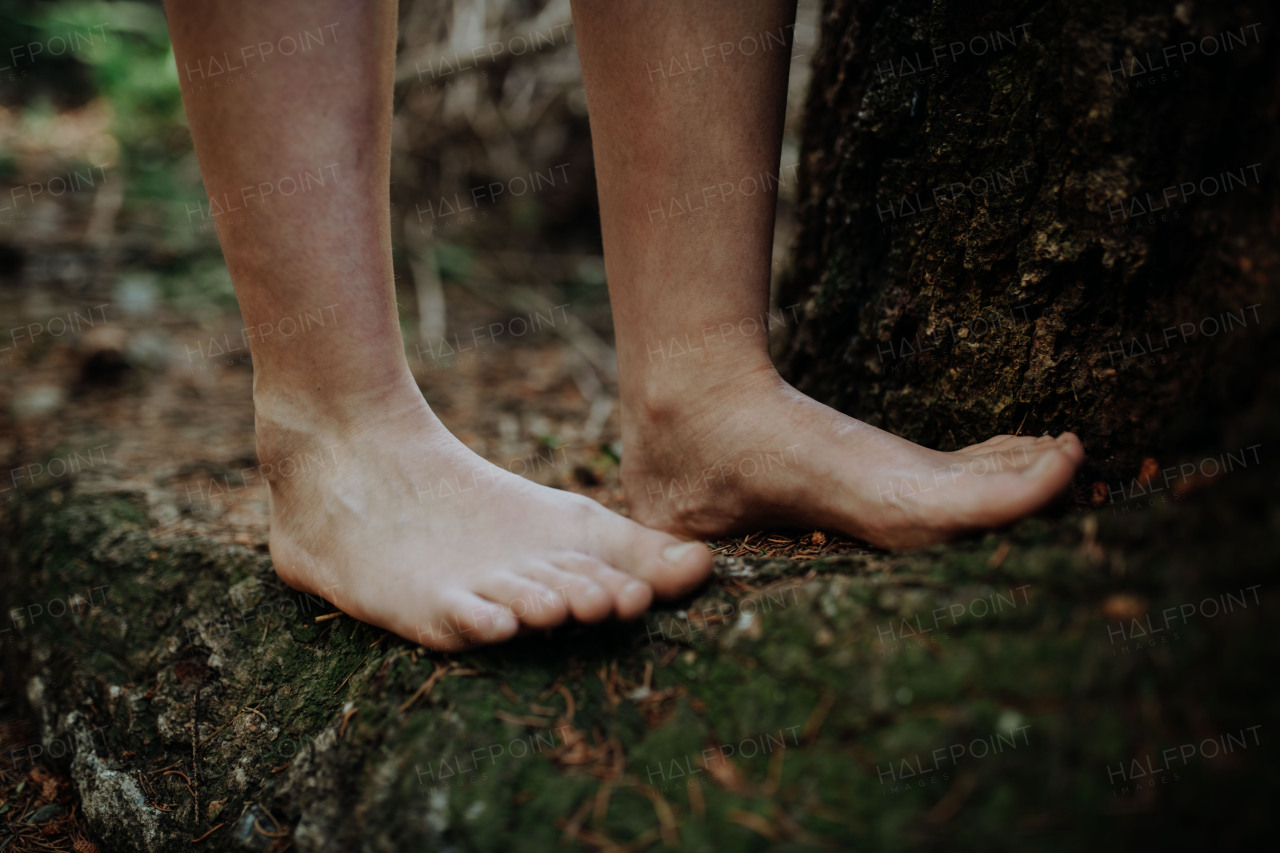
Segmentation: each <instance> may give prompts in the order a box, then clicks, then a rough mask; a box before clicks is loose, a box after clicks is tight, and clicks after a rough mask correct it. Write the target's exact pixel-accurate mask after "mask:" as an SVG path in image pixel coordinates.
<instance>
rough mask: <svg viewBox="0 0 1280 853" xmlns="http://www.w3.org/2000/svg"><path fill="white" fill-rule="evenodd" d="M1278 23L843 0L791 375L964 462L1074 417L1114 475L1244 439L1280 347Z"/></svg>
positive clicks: (789, 348) (1196, 10)
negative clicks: (998, 440) (1267, 361)
mask: <svg viewBox="0 0 1280 853" xmlns="http://www.w3.org/2000/svg"><path fill="white" fill-rule="evenodd" d="M1264 10H1265V4H1263V3H1261V2H1243V3H1237V4H1231V5H1230V6H1229V7H1226V8H1223V7H1220V6H1210V5H1208V4H1204V3H1193V2H1185V3H1181V4H1176V5H1175V4H1173V3H1153V2H1129V3H1112V2H1066V0H1053V2H1034V3H1014V2H1008V0H1000V2H994V3H981V4H980V3H968V2H955V0H935V2H924V0H888V2H886V0H829V1H828V2H827V4H826V9H825V11H824V21H823V26H824V32H823V40H822V45H821V47H820V50H819V52H818V54H817V56H816V57H815V63H814V77H813V82H812V85H811V89H810V94H809V101H808V104H807V112H806V118H807V124H806V128H805V133H804V143H803V144H804V155H803V161H802V175H801V193H802V201H801V205H800V212H799V220H800V221H799V230H798V235H797V239H796V245H795V253H794V255H795V258H796V261H795V265H794V268H793V270H792V272H791V275H790V277H789V278H788V280H787V281H785V282H784V284H783V292H782V294H781V299H780V301H781V302H782V303H783V304H791V303H793V302H796V301H802V302H804V304H805V309H804V314H803V317H802V319H801V321H800V322H799V324H798V325H797V327H796V329H795V332H794V334H793V335H792V336H791V339H790V340H789V341H787V342H786V345H785V349H784V352H783V355H782V359H781V362H782V366H783V370H784V373H785V374H787V375H788V376H789V378H790V379H791V380H792V381H793V382H794V383H795V384H797V386H798V387H800V388H801V389H802V390H805V391H806V392H808V393H810V394H811V395H813V396H816V397H818V398H820V399H823V400H825V401H826V402H828V403H830V404H831V405H834V406H836V407H838V408H840V409H841V410H843V411H845V412H847V413H850V414H853V415H855V416H857V417H860V418H863V419H865V420H868V421H870V422H872V423H875V424H877V425H879V426H882V427H883V428H885V429H888V430H891V431H893V432H895V433H898V434H900V435H904V436H906V437H908V438H911V439H913V440H915V441H918V442H922V443H925V444H928V445H930V446H935V447H939V448H940V449H953V448H956V447H959V446H963V445H966V444H970V443H973V442H977V441H981V440H983V439H985V438H987V437H988V436H990V435H994V434H997V433H1023V434H1036V433H1041V432H1056V431H1060V430H1068V429H1069V430H1073V431H1075V432H1077V433H1078V434H1079V435H1080V436H1081V438H1082V440H1083V441H1084V443H1085V447H1086V450H1087V451H1088V453H1089V455H1090V465H1091V468H1092V471H1091V472H1090V473H1092V474H1093V475H1095V476H1104V475H1107V476H1111V475H1117V474H1121V473H1128V472H1130V471H1134V470H1136V467H1137V465H1138V464H1139V460H1140V459H1141V458H1142V457H1143V456H1146V455H1149V454H1154V453H1175V452H1179V451H1184V450H1188V449H1191V448H1192V447H1193V446H1194V447H1199V446H1203V445H1204V444H1205V443H1213V442H1214V441H1219V440H1225V439H1219V438H1218V436H1217V435H1216V432H1215V431H1216V426H1217V424H1220V423H1222V422H1223V421H1224V420H1225V419H1224V418H1223V414H1224V413H1226V412H1229V411H1231V410H1232V409H1236V408H1239V407H1240V406H1243V405H1245V404H1247V403H1248V402H1249V400H1250V398H1251V396H1252V394H1253V389H1254V387H1255V385H1256V374H1255V373H1254V370H1255V369H1256V368H1257V367H1258V366H1259V365H1260V364H1261V363H1262V359H1264V357H1265V353H1264V349H1265V348H1270V349H1272V350H1273V351H1274V349H1275V346H1274V336H1271V335H1269V334H1268V332H1269V331H1270V330H1271V329H1273V328H1274V324H1273V323H1272V322H1271V320H1270V317H1269V313H1268V311H1267V308H1269V305H1267V306H1264V305H1263V304H1261V303H1265V302H1267V301H1268V300H1267V299H1266V298H1265V292H1266V291H1268V290H1269V289H1270V288H1271V287H1273V285H1272V283H1273V282H1274V281H1275V280H1276V267H1277V263H1276V255H1275V252H1274V249H1273V246H1272V244H1273V242H1274V241H1273V240H1269V239H1268V238H1269V237H1273V236H1274V233H1275V223H1276V221H1277V215H1276V213H1277V209H1278V208H1280V205H1277V193H1276V187H1277V183H1276V179H1275V162H1274V152H1275V150H1276V143H1277V136H1278V135H1277V129H1276V128H1277V123H1276V118H1277V116H1276V112H1277V103H1280V97H1277V93H1278V90H1280V87H1277V73H1276V72H1277V56H1278V55H1280V53H1278V51H1277V46H1276V41H1277V39H1276V36H1275V27H1274V24H1272V23H1270V18H1269V17H1268V16H1266V15H1264V14H1263V12H1264ZM1260 341H1265V342H1266V344H1265V347H1264V346H1263V345H1262V344H1260V343H1259V342H1260Z"/></svg>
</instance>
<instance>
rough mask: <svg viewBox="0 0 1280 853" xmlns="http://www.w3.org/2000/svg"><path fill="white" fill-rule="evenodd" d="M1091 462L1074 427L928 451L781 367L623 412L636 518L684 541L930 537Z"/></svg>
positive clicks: (1032, 507) (975, 524)
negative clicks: (830, 535) (775, 532)
mask: <svg viewBox="0 0 1280 853" xmlns="http://www.w3.org/2000/svg"><path fill="white" fill-rule="evenodd" d="M1083 459H1084V449H1083V448H1082V447H1081V446H1080V441H1079V440H1078V439H1077V438H1076V437H1075V436H1074V435H1073V434H1071V433H1063V434H1062V435H1060V436H1058V437H1057V438H1051V437H1049V436H1044V437H1042V438H1030V437H1018V436H1008V435H1000V436H996V437H995V438H992V439H989V440H988V441H985V442H983V443H981V444H975V445H973V446H971V447H966V448H964V449H962V450H958V451H956V452H954V453H942V452H939V451H935V450H928V449H926V448H923V447H920V446H919V445H917V444H912V443H911V442H909V441H906V440H905V439H901V438H898V437H897V436H894V435H891V434H889V433H887V432H884V431H883V430H880V429H877V428H875V427H873V426H869V425H868V424H864V423H862V422H861V421H858V420H855V419H853V418H851V417H848V416H847V415H843V414H841V413H839V412H837V411H835V410H834V409H831V408H829V407H827V406H824V405H822V404H821V403H818V402H817V401H815V400H813V399H811V398H809V397H806V396H805V395H803V394H801V393H800V392H799V391H797V390H795V389H794V388H792V387H791V386H790V385H788V384H787V383H786V382H785V381H783V379H782V378H781V377H780V376H779V375H778V374H777V372H776V371H775V370H773V368H772V367H771V366H770V367H769V368H767V369H756V370H754V371H752V372H749V373H747V374H746V375H745V376H744V377H742V378H741V379H739V380H737V381H734V382H726V383H723V384H721V385H718V386H716V387H714V388H712V389H710V390H708V389H705V388H703V389H700V390H697V391H688V392H687V393H683V394H680V393H678V392H677V391H676V389H673V388H668V389H667V390H666V391H665V392H664V397H663V402H655V401H654V400H652V399H650V400H649V401H648V403H647V404H645V405H643V406H633V405H625V404H624V407H623V460H622V484H623V488H624V490H625V492H626V495H627V501H628V503H629V505H630V506H631V510H632V517H633V518H635V519H636V520H637V521H640V522H641V523H643V524H645V525H647V526H649V527H654V528H657V529H660V530H667V531H670V532H672V533H674V534H676V535H680V536H694V537H700V538H711V537H716V536H723V535H727V534H731V533H739V532H743V531H746V530H751V529H758V528H760V527H768V526H777V525H786V526H797V527H805V528H810V529H812V528H822V529H827V530H838V531H842V532H844V533H847V534H850V535H852V536H855V537H857V538H859V539H862V540H864V541H866V542H869V543H871V544H873V545H878V546H880V547H884V548H910V547H916V546H921V545H928V544H932V543H936V542H941V541H945V540H946V539H948V538H951V537H953V536H955V535H956V534H959V533H961V532H963V531H967V530H973V529H980V528H989V527H998V526H1000V525H1003V524H1007V523H1009V522H1011V521H1014V520H1015V519H1018V518H1021V517H1022V516H1025V515H1028V514H1030V513H1032V512H1035V511H1036V510H1038V509H1040V508H1041V507H1043V506H1044V505H1045V504H1047V503H1049V502H1050V501H1051V500H1052V499H1053V498H1054V497H1055V496H1056V495H1058V494H1059V493H1060V492H1062V490H1063V489H1065V488H1066V487H1067V485H1068V484H1069V483H1070V482H1071V477H1072V474H1073V473H1074V472H1075V469H1076V467H1077V466H1078V465H1079V464H1080V462H1081V461H1082V460H1083Z"/></svg>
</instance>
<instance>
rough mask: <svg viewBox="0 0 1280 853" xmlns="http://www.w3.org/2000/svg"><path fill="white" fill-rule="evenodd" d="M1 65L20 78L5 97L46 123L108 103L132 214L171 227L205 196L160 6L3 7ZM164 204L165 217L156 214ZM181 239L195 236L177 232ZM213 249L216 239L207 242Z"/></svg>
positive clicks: (70, 2)
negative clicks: (86, 105) (68, 111)
mask: <svg viewBox="0 0 1280 853" xmlns="http://www.w3.org/2000/svg"><path fill="white" fill-rule="evenodd" d="M0 45H4V46H5V47H3V48H2V49H3V51H4V54H3V58H2V59H0V66H3V65H6V64H7V65H9V66H11V68H12V71H13V72H17V73H19V74H20V75H21V76H20V77H19V78H18V79H17V80H16V81H15V82H13V83H11V84H9V85H6V86H5V88H4V90H2V91H3V95H4V99H5V101H6V102H8V103H9V104H10V105H12V106H16V107H18V108H19V109H20V110H21V111H22V116H23V120H24V121H34V120H39V118H40V116H42V115H50V114H52V113H53V112H54V111H56V110H57V109H58V108H64V107H74V106H77V105H78V104H76V103H75V102H76V101H80V102H88V101H90V100H92V99H94V98H101V99H103V100H104V101H105V102H106V103H107V104H108V105H109V106H110V109H111V115H112V119H111V133H112V135H113V136H114V137H115V138H116V140H117V142H118V144H119V149H120V161H119V163H118V164H117V166H116V168H117V170H118V171H119V172H120V177H121V178H122V179H123V186H124V187H125V209H126V210H127V211H129V212H131V213H137V212H140V211H146V210H151V211H152V212H153V216H151V217H144V218H147V219H154V220H155V222H156V224H158V225H161V227H165V223H166V222H167V223H172V221H174V220H175V219H176V218H177V217H179V216H183V215H184V214H182V211H184V210H185V209H186V205H188V204H196V203H202V202H203V201H204V193H203V191H202V189H201V186H200V180H199V172H198V170H197V169H196V168H195V166H194V163H193V162H192V160H193V154H192V151H191V138H190V134H189V133H188V131H187V125H186V117H185V114H184V112H183V108H182V94H181V91H180V88H179V85H178V74H177V68H176V65H175V63H174V58H173V48H172V47H171V46H170V43H169V33H168V27H167V24H166V22H165V17H164V11H163V9H162V7H161V6H160V5H159V4H158V3H145V2H85V0H65V2H50V3H35V4H32V3H26V4H20V3H17V2H12V0H5V2H0ZM157 206H158V207H159V208H160V210H159V211H156V210H155V209H156V208H157ZM166 232H167V233H170V236H173V237H178V238H180V239H179V240H178V242H180V243H182V242H190V238H191V237H193V236H194V235H193V234H191V233H187V234H186V238H185V239H182V235H183V232H182V231H180V230H177V229H173V228H172V227H171V225H170V227H168V228H166ZM204 242H207V240H206V241H204Z"/></svg>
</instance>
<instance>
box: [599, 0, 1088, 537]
mask: <svg viewBox="0 0 1280 853" xmlns="http://www.w3.org/2000/svg"><path fill="white" fill-rule="evenodd" d="M794 12H795V4H794V0H725V1H724V2H705V3H688V2H679V0H575V3H574V21H575V25H576V30H577V37H578V43H579V51H580V56H581V61H582V70H583V78H584V81H585V83H586V88H587V101H588V105H589V108H590V115H591V130H592V139H593V145H594V148H595V161H596V174H597V180H598V182H599V187H600V215H601V221H602V225H603V231H604V246H605V263H606V268H607V271H608V276H609V289H610V294H611V299H612V303H613V311H614V318H615V326H616V328H617V341H618V368H619V375H620V381H621V386H622V413H623V447H624V453H623V469H622V475H623V486H624V488H625V490H626V493H627V499H628V502H629V503H630V505H631V507H632V512H633V516H634V517H635V518H637V519H638V520H640V521H642V522H644V523H645V524H648V525H650V526H653V527H658V528H661V529H665V530H670V531H673V532H676V533H679V534H683V535H694V536H715V535H722V534H725V533H730V532H735V531H741V530H744V529H750V528H752V527H757V526H762V525H770V524H793V525H797V526H804V527H823V528H827V529H837V530H842V531H845V532H848V533H850V534H853V535H855V536H858V537H861V538H863V539H865V540H867V541H870V542H872V543H875V544H878V545H883V546H887V547H903V546H911V545H918V544H925V543H929V542H935V541H939V540H941V539H944V538H946V537H948V536H950V535H952V534H954V533H956V532H959V531H961V530H965V529H969V528H974V527H985V526H994V525H999V524H1003V523H1006V522H1008V521H1011V520H1013V519H1015V518H1018V517H1020V516H1022V515H1025V514H1027V513H1030V512H1032V511H1034V510H1036V509H1038V508H1040V507H1041V506H1043V505H1044V504H1045V503H1047V502H1048V501H1049V500H1051V499H1052V498H1053V497H1054V496H1055V494H1057V493H1058V492H1060V491H1061V490H1062V489H1063V488H1064V487H1065V486H1066V485H1067V484H1068V483H1069V481H1070V479H1071V476H1072V473H1073V471H1074V470H1075V468H1076V466H1077V465H1078V464H1079V463H1080V461H1081V460H1082V459H1083V455H1084V452H1083V450H1082V449H1081V447H1080V443H1079V441H1078V440H1077V439H1076V438H1075V436H1074V435H1071V434H1070V433H1065V434H1063V435H1062V436H1060V437H1058V438H1056V439H1054V438H1048V437H1045V438H1040V439H1035V438H1018V437H1011V436H998V437H996V438H994V439H992V440H990V441H988V442H984V443H983V444H982V445H977V446H975V447H972V448H966V449H965V450H962V451H959V452H957V453H954V454H951V453H939V452H936V451H932V450H927V449H925V448H922V447H919V446H917V445H914V444H912V443H911V442H908V441H905V440H903V439H899V438H896V437H895V436H892V435H890V434H888V433H885V432H883V431H881V430H878V429H875V428H874V427H871V426H868V425H867V424H864V423H862V422H860V421H857V420H854V419H853V418H849V417H847V416H845V415H842V414H840V413H839V412H836V411H834V410H832V409H830V408H828V407H826V406H823V405H821V404H819V403H817V402H815V401H814V400H812V399H810V398H808V397H805V396H804V395H802V394H800V393H799V392H798V391H796V390H795V389H793V388H791V387H790V386H789V385H787V384H786V383H785V382H784V381H783V380H782V378H781V377H780V376H779V375H778V373H777V371H776V370H775V369H774V367H773V364H772V362H771V360H770V358H769V352H768V340H767V335H766V334H764V333H763V331H757V332H755V333H752V332H751V331H750V330H751V328H752V325H751V321H752V320H756V321H759V320H760V319H761V318H762V317H763V315H764V314H765V311H766V305H767V300H768V286H769V270H770V246H771V242H772V233H773V215H774V204H775V197H776V189H775V188H776V183H772V182H770V181H769V180H767V179H764V180H762V179H761V176H762V175H765V174H767V173H774V174H776V173H777V170H778V168H779V163H778V160H779V150H780V145H781V133H782V120H783V107H784V103H785V97H786V77H787V65H788V62H789V60H790V49H789V47H787V48H784V47H781V46H779V45H778V44H777V41H778V38H779V36H780V35H786V36H789V34H790V29H789V25H790V24H791V23H792V20H793V16H794ZM788 45H789V38H788ZM691 69H696V70H691Z"/></svg>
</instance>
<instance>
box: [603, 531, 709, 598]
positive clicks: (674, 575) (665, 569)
mask: <svg viewBox="0 0 1280 853" xmlns="http://www.w3.org/2000/svg"><path fill="white" fill-rule="evenodd" d="M626 525H627V528H628V529H626V530H625V531H624V532H623V535H622V536H619V537H618V538H617V539H615V540H614V542H615V543H616V544H615V546H614V548H613V549H612V553H610V554H609V555H608V557H607V558H606V559H607V560H608V562H609V563H610V564H611V565H613V566H614V567H615V568H618V569H620V570H622V571H623V572H626V573H627V574H629V575H631V576H632V577H634V578H636V579H637V580H641V581H644V582H645V583H646V584H648V585H649V586H650V587H651V588H652V589H653V593H654V595H655V596H657V597H658V598H679V597H681V596H684V595H687V594H689V593H690V592H693V591H694V590H695V589H697V588H698V587H699V586H701V585H702V584H703V583H705V582H706V580H707V578H709V577H710V576H711V565H712V563H711V550H710V549H709V548H707V546H706V545H703V544H702V543H701V542H686V541H683V540H680V539H677V538H676V537H674V536H672V535H670V534H669V533H662V532H660V531H657V530H650V529H649V528H647V527H642V526H641V525H638V524H635V523H634V522H630V521H627V522H626Z"/></svg>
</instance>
